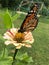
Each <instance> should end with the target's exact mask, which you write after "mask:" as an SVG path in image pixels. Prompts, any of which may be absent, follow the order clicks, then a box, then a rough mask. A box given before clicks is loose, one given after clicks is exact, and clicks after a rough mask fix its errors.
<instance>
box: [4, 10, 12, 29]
mask: <svg viewBox="0 0 49 65" xmlns="http://www.w3.org/2000/svg"><path fill="white" fill-rule="evenodd" d="M3 20H4V26H5V28H6V29H9V28H12V20H11V15H10V14H9V12H8V11H6V13H5V14H4V17H3Z"/></svg>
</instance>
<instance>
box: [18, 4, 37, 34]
mask: <svg viewBox="0 0 49 65" xmlns="http://www.w3.org/2000/svg"><path fill="white" fill-rule="evenodd" d="M37 11H38V5H37V4H34V5H33V7H32V8H31V10H30V11H29V12H28V14H27V16H26V18H25V19H24V21H23V23H22V25H21V27H20V30H19V31H18V32H22V33H23V32H25V31H29V30H34V29H35V28H36V26H37V24H38V17H37Z"/></svg>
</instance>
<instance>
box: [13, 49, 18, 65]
mask: <svg viewBox="0 0 49 65" xmlns="http://www.w3.org/2000/svg"><path fill="white" fill-rule="evenodd" d="M17 52H18V49H15V53H14V56H13V62H12V65H14V61H15V56H16V55H17Z"/></svg>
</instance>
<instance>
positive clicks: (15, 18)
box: [12, 13, 20, 21]
mask: <svg viewBox="0 0 49 65" xmlns="http://www.w3.org/2000/svg"><path fill="white" fill-rule="evenodd" d="M19 16H20V14H18V13H16V14H15V15H14V16H13V17H12V21H15V20H17V18H18V17H19Z"/></svg>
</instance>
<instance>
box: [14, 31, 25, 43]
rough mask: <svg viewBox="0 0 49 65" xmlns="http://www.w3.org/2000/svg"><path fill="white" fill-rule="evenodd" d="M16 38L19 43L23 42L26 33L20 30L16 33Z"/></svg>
mask: <svg viewBox="0 0 49 65" xmlns="http://www.w3.org/2000/svg"><path fill="white" fill-rule="evenodd" d="M14 40H15V41H17V42H18V43H21V42H22V41H23V40H24V33H21V32H18V33H16V35H15V37H14Z"/></svg>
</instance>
